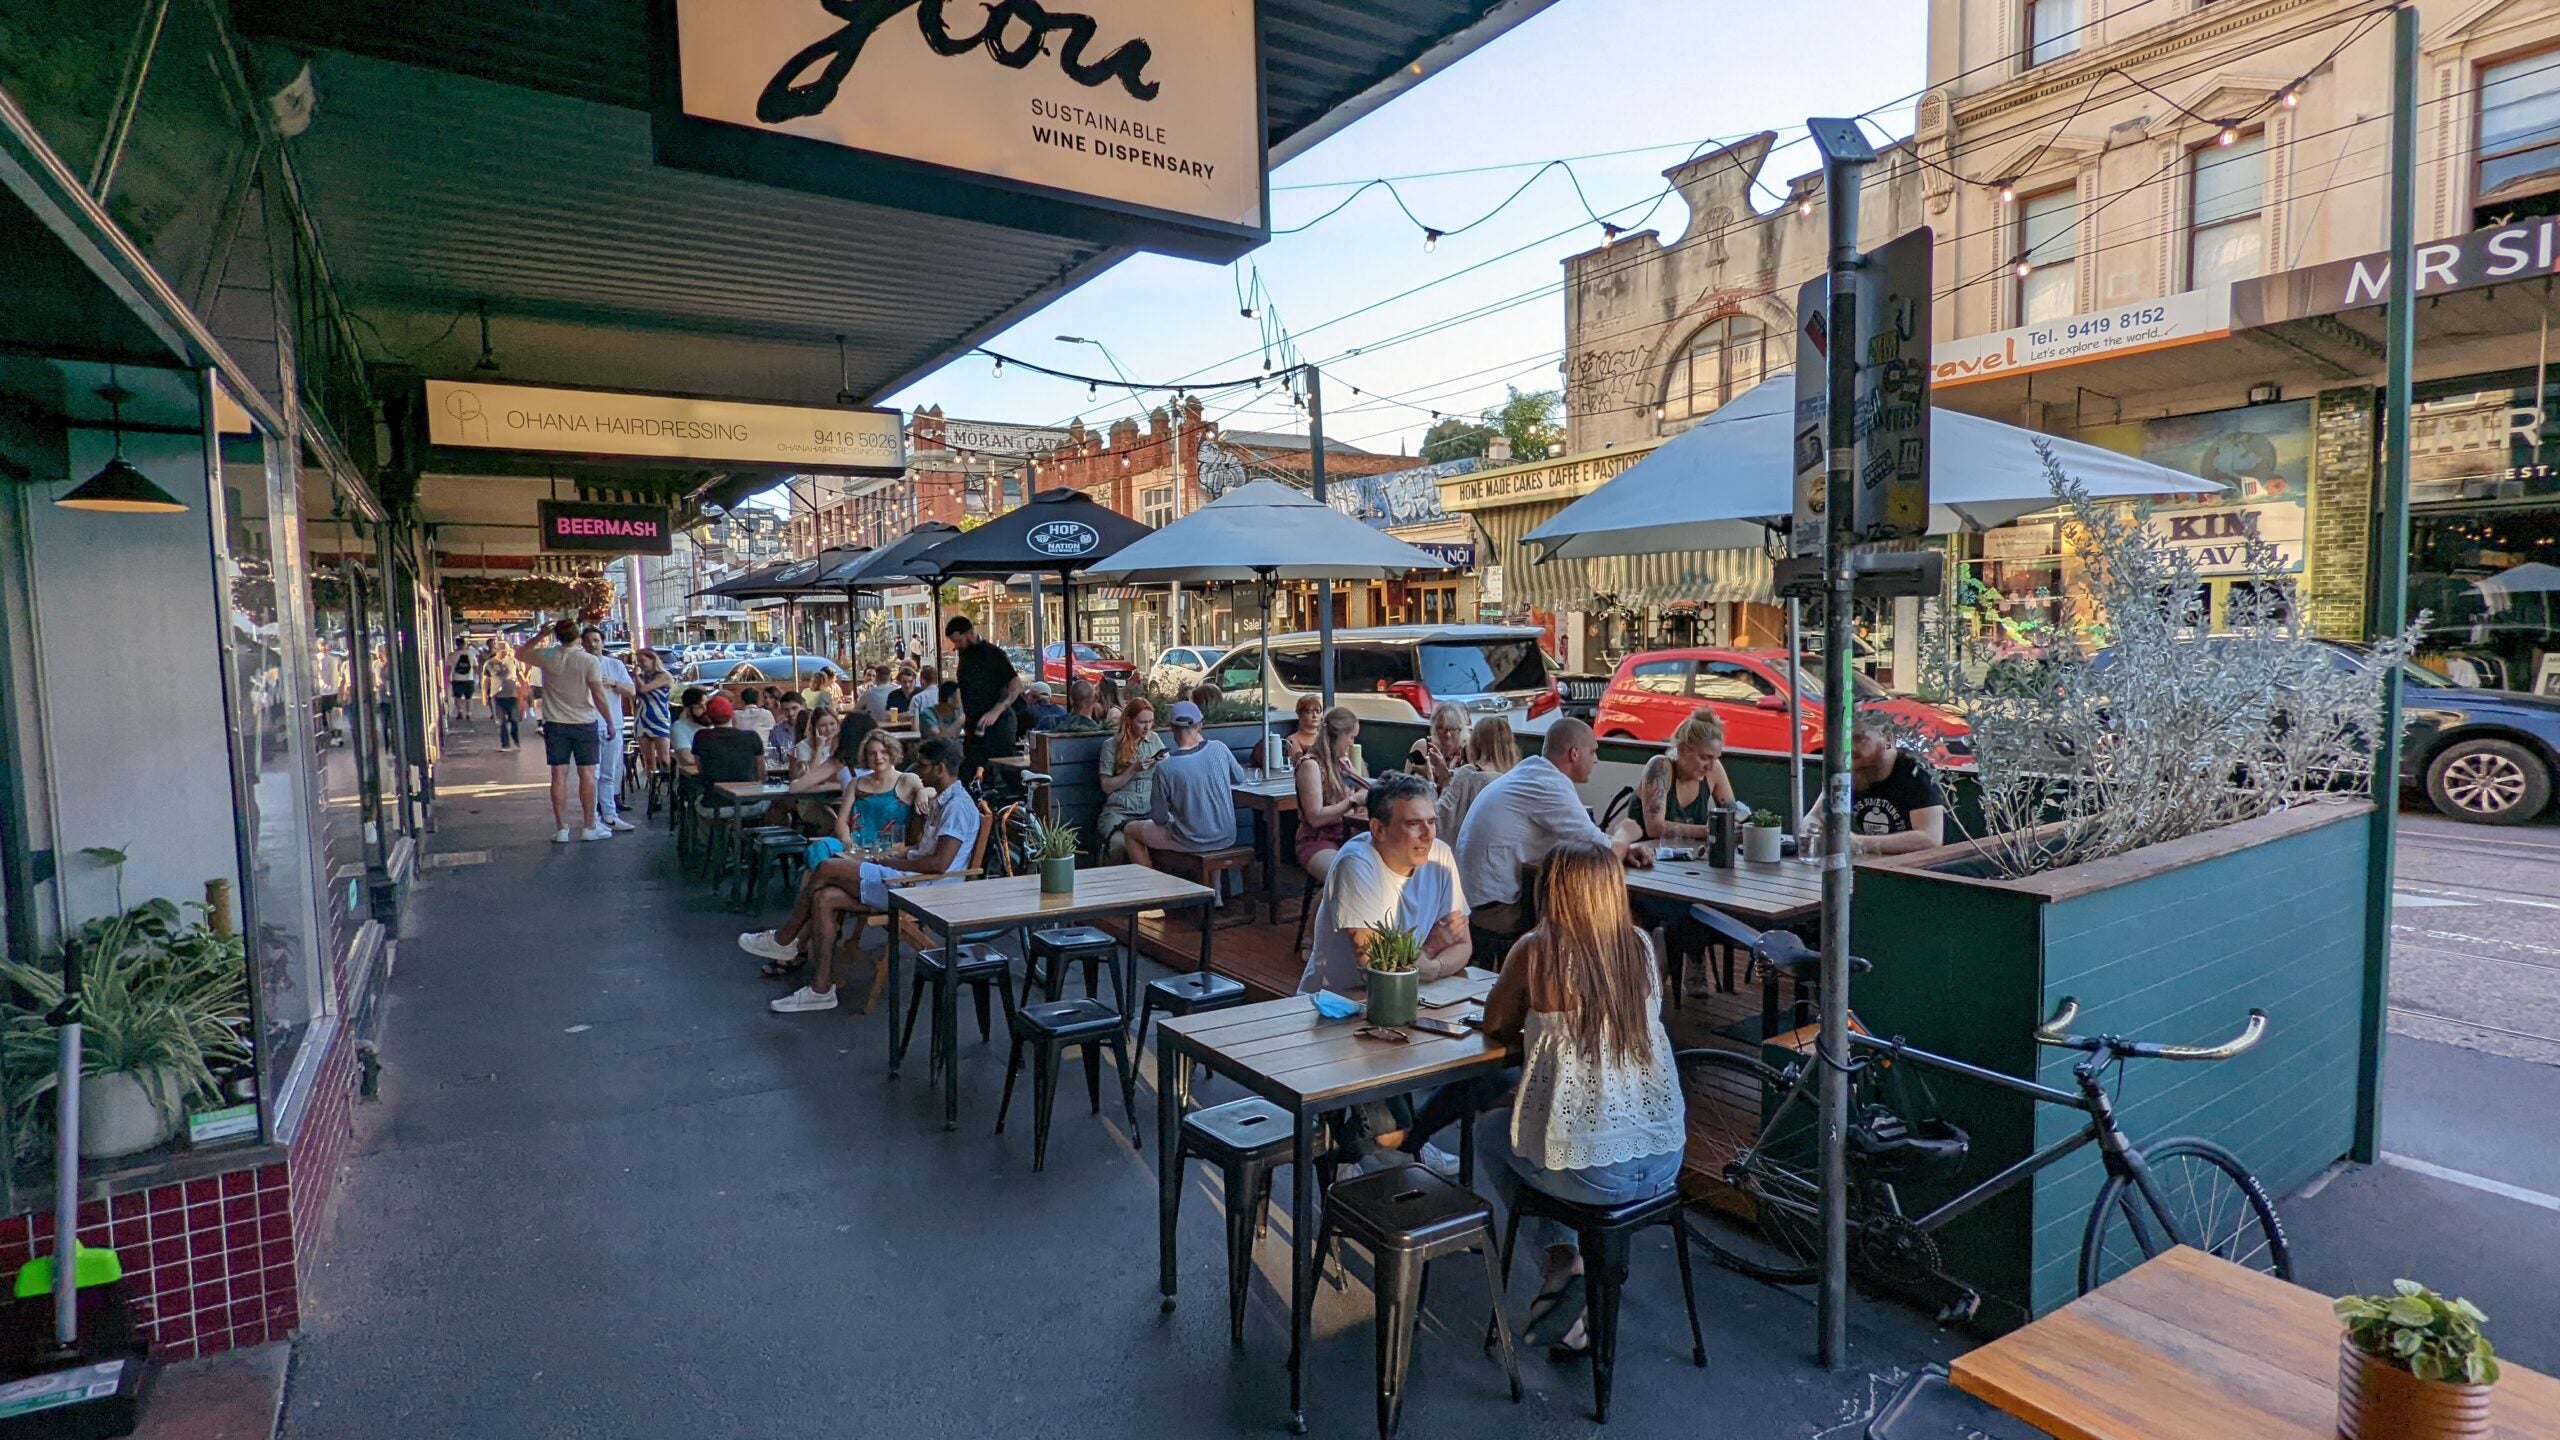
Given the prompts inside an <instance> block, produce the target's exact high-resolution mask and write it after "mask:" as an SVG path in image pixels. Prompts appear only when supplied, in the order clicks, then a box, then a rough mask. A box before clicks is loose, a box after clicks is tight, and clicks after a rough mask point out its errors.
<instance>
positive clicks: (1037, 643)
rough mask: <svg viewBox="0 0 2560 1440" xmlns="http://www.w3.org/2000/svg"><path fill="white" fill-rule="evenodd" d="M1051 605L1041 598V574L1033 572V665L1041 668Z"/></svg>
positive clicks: (1046, 641)
mask: <svg viewBox="0 0 2560 1440" xmlns="http://www.w3.org/2000/svg"><path fill="white" fill-rule="evenodd" d="M1048 610H1049V603H1048V602H1047V601H1046V600H1043V599H1042V598H1040V572H1039V571H1037V570H1034V571H1032V572H1031V665H1032V668H1033V669H1035V670H1036V669H1038V668H1039V666H1040V657H1041V654H1042V652H1043V651H1044V650H1045V649H1046V648H1047V646H1048V643H1049V626H1048V619H1049V615H1048Z"/></svg>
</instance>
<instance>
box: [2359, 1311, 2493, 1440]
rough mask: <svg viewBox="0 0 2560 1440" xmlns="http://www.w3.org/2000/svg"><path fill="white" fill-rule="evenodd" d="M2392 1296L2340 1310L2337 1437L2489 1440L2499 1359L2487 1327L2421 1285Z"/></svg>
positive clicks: (2477, 1316) (2476, 1316) (2480, 1319)
mask: <svg viewBox="0 0 2560 1440" xmlns="http://www.w3.org/2000/svg"><path fill="white" fill-rule="evenodd" d="M2391 1288H2392V1291H2393V1293H2391V1294H2389V1295H2349V1296H2347V1297H2345V1298H2344V1299H2342V1300H2340V1301H2338V1303H2337V1305H2336V1306H2335V1307H2334V1308H2335V1309H2336V1310H2337V1312H2338V1318H2339V1319H2340V1320H2343V1321H2345V1322H2346V1333H2345V1334H2344V1335H2342V1336H2341V1337H2340V1338H2339V1341H2338V1434H2339V1435H2340V1436H2341V1437H2343V1440H2386V1437H2387V1440H2486V1437H2487V1436H2488V1434H2489V1387H2490V1386H2491V1385H2494V1384H2496V1383H2497V1380H2498V1360H2497V1352H2496V1351H2495V1350H2494V1349H2492V1348H2491V1347H2490V1345H2489V1337H2487V1336H2486V1335H2483V1334H2481V1333H2480V1326H2481V1323H2482V1322H2483V1321H2485V1320H2486V1319H2488V1317H2487V1316H2485V1315H2482V1314H2481V1313H2480V1311H2479V1310H2478V1309H2477V1308H2476V1307H2475V1306H2473V1305H2472V1303H2471V1302H2470V1301H2468V1300H2447V1299H2446V1298H2444V1297H2443V1296H2441V1295H2438V1294H2437V1293H2436V1292H2434V1291H2433V1290H2430V1289H2428V1288H2427V1287H2425V1286H2424V1285H2421V1284H2419V1283H2418V1282H2416V1281H2415V1280H2394V1281H2392V1282H2391Z"/></svg>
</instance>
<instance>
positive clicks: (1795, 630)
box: [1787, 595, 1804, 829]
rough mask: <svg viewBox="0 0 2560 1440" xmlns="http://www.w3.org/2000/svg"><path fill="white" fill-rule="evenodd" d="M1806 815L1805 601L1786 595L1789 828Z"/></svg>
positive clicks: (1793, 826)
mask: <svg viewBox="0 0 2560 1440" xmlns="http://www.w3.org/2000/svg"><path fill="white" fill-rule="evenodd" d="M1803 818H1804V601H1802V600H1801V599H1798V598H1797V597H1795V596H1793V595H1790V596H1788V597H1787V827H1788V828H1789V829H1793V828H1795V826H1796V824H1797V822H1798V821H1800V820H1802V819H1803Z"/></svg>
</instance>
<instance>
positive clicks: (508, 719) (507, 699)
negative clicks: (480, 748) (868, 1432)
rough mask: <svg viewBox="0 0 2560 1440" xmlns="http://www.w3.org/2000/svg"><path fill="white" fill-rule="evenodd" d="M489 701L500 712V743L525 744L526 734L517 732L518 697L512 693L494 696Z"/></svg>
mask: <svg viewBox="0 0 2560 1440" xmlns="http://www.w3.org/2000/svg"><path fill="white" fill-rule="evenodd" d="M489 703H490V705H491V706H493V707H495V708H496V710H497V712H498V743H499V744H501V745H518V746H520V745H522V744H524V736H522V735H520V734H518V733H517V732H516V698H515V697H514V696H512V695H499V696H494V697H492V698H491V699H490V701H489Z"/></svg>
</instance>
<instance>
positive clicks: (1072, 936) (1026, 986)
mask: <svg viewBox="0 0 2560 1440" xmlns="http://www.w3.org/2000/svg"><path fill="white" fill-rule="evenodd" d="M1026 957H1027V958H1026V960H1025V963H1024V965H1023V970H1022V974H1023V992H1024V993H1025V994H1028V993H1030V991H1031V990H1032V989H1033V988H1034V987H1037V988H1038V989H1040V990H1041V991H1042V993H1044V994H1046V995H1047V996H1048V997H1049V998H1050V999H1052V1000H1055V999H1057V998H1058V997H1059V996H1061V995H1063V994H1065V993H1066V989H1067V967H1068V966H1070V965H1074V964H1078V963H1081V964H1082V965H1083V966H1084V993H1086V994H1087V995H1090V996H1092V997H1094V998H1095V999H1097V1000H1099V999H1101V998H1102V977H1101V973H1100V972H1101V969H1102V967H1103V966H1104V965H1109V966H1110V967H1111V1001H1112V1004H1113V1006H1114V1007H1116V1008H1117V1009H1118V1010H1119V1012H1120V1013H1121V1014H1123V1015H1126V1014H1127V1013H1128V1012H1129V997H1128V993H1127V992H1126V991H1124V990H1122V989H1121V988H1120V987H1121V985H1122V983H1123V982H1122V980H1121V978H1120V939H1119V937H1118V936H1116V935H1113V934H1112V933H1111V932H1109V931H1107V930H1100V929H1096V928H1095V927H1093V926H1091V925H1062V926H1058V927H1056V928H1054V929H1049V930H1034V931H1032V932H1031V948H1030V950H1029V951H1028V952H1026Z"/></svg>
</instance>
